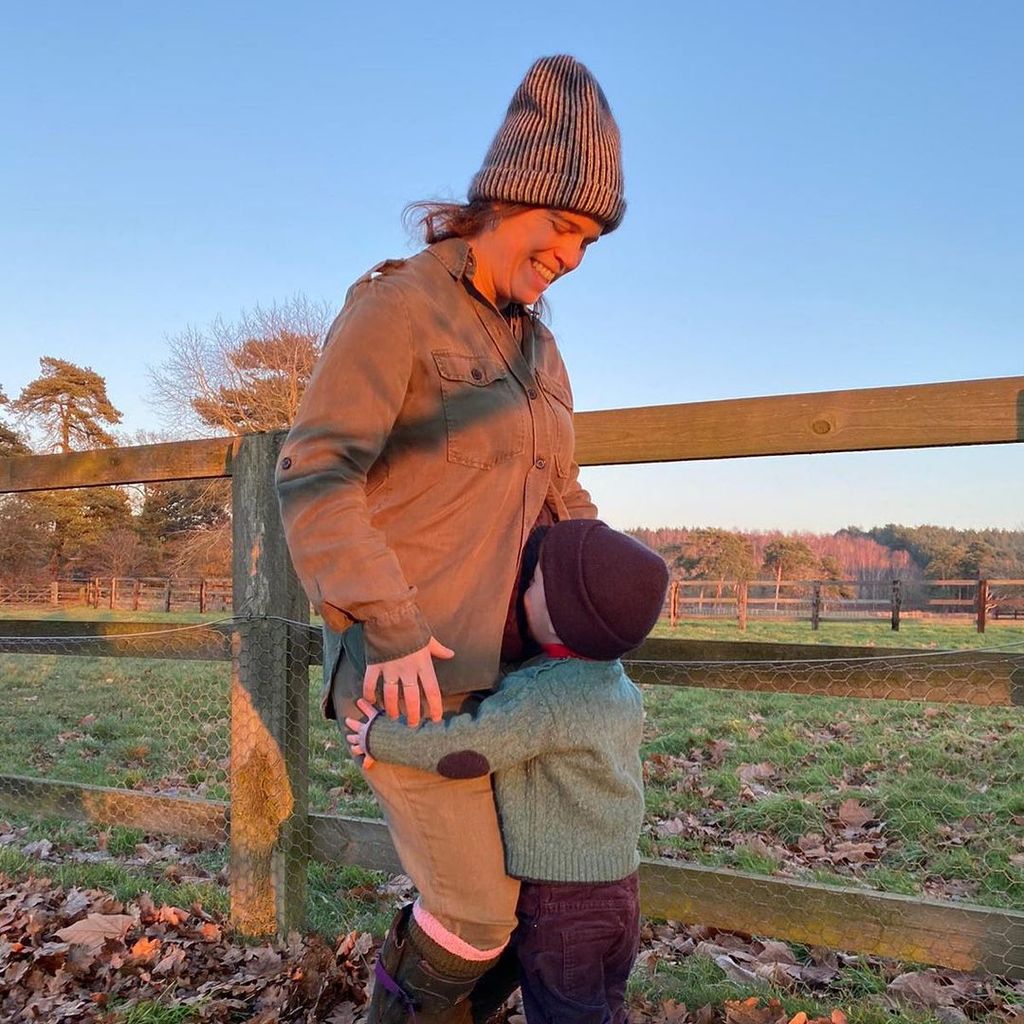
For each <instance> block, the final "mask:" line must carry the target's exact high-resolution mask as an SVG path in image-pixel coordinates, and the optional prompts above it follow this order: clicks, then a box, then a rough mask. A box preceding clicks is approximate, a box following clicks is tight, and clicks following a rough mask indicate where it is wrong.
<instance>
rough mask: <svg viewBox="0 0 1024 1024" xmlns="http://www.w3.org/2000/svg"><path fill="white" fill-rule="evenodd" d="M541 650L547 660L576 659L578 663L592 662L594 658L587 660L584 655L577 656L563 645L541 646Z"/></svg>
mask: <svg viewBox="0 0 1024 1024" xmlns="http://www.w3.org/2000/svg"><path fill="white" fill-rule="evenodd" d="M540 646H541V650H542V651H543V652H544V653H545V654H546V655H547V656H548V657H549V658H578V659H579V660H580V661H594V660H595V659H594V658H588V657H587V656H586V655H585V654H577V653H576V651H574V650H572V648H570V647H566V646H565V644H541V645H540Z"/></svg>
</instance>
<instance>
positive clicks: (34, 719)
mask: <svg viewBox="0 0 1024 1024" xmlns="http://www.w3.org/2000/svg"><path fill="white" fill-rule="evenodd" d="M81 612H82V614H81V615H80V618H82V619H84V618H86V617H87V616H86V615H85V612H89V616H88V617H93V618H95V617H96V616H97V614H99V615H100V616H101V617H102V616H107V617H110V618H114V617H113V616H111V615H110V613H109V612H107V613H104V612H100V613H97V612H95V611H93V610H81ZM116 618H117V619H118V620H124V619H134V620H136V621H138V620H140V619H144V620H146V621H154V622H159V623H161V624H165V625H168V626H170V625H173V624H174V622H171V621H168V619H167V618H166V616H162V615H161V613H136V614H135V615H126V614H125V613H118V615H117V616H116ZM192 618H193V619H197V618H198V616H193V617H192ZM207 618H213V619H216V618H219V616H216V615H214V616H208V617H207ZM175 621H176V622H180V621H181V620H180V619H179V618H178V617H177V616H175ZM661 631H662V632H668V631H667V627H662V629H661ZM673 635H677V636H681V635H687V636H691V635H706V636H708V637H713V638H719V639H723V638H725V639H737V638H741V637H742V636H743V635H742V634H739V632H738V630H737V629H736V627H735V623H730V622H724V623H707V622H701V623H696V624H693V623H686V624H683V625H681V626H680V628H679V629H677V630H676V631H675V632H674V634H673ZM1014 637H1017V638H1021V637H1024V626H1019V627H1013V626H1010V625H1005V626H1001V627H999V628H998V629H993V630H992V632H991V633H990V634H989V635H988V637H987V638H979V637H978V635H977V634H976V633H974V632H973V631H972V630H971V629H970V627H968V626H964V625H960V626H951V625H948V624H938V625H933V624H930V623H928V624H925V623H920V622H918V621H909V622H908V623H907V624H906V627H905V630H904V632H902V633H900V634H892V633H891V632H890V631H889V630H888V627H887V625H886V624H884V623H877V622H867V623H864V622H860V623H853V624H849V623H843V624H835V623H824V624H823V626H822V629H821V630H820V631H819V632H818V633H816V634H815V633H812V632H811V630H810V629H809V628H808V627H807V625H806V623H765V622H752V623H751V628H750V630H748V632H747V634H746V639H748V640H768V639H772V640H779V641H793V642H809V641H812V640H815V641H819V642H824V643H843V644H846V643H856V644H865V643H876V644H879V645H881V644H882V643H883V642H888V641H891V640H895V641H896V642H898V643H899V644H900V645H902V646H922V647H927V648H931V647H932V646H933V645H935V646H942V647H955V646H961V647H964V646H971V645H976V644H977V642H978V641H979V640H983V641H987V642H989V643H993V642H1001V643H1005V642H1009V641H1011V640H1012V639H1013V638H1014ZM1022 650H1024V648H1022ZM319 684H320V671H319V669H318V668H316V669H313V670H312V671H311V672H310V750H309V779H310V805H311V808H312V809H313V810H315V811H319V812H327V813H338V814H352V815H358V816H368V817H377V816H379V812H378V809H377V806H376V803H375V801H374V800H373V798H372V796H371V794H370V792H369V790H368V788H367V787H366V785H365V783H364V782H363V779H362V776H361V774H360V772H359V771H358V770H357V768H356V767H355V765H354V764H353V763H352V762H351V761H350V760H349V759H348V757H347V754H346V753H345V750H344V742H343V739H342V736H341V734H340V732H339V730H338V729H337V727H336V725H335V724H333V723H328V722H325V721H323V720H322V719H321V717H320V715H319V707H318V699H317V698H318V693H319ZM229 687H230V667H229V665H228V664H227V663H207V662H194V661H193V662H188V661H181V662H176V661H160V660H155V659H141V658H84V657H75V656H55V655H33V654H18V655H13V654H12V655H0V734H2V735H3V736H4V743H3V744H0V774H10V775H27V776H36V777H44V778H52V779H58V780H62V781H69V782H79V783H88V784H93V785H112V786H117V787H124V788H135V789H141V790H145V791H151V792H163V793H173V794H179V795H187V796H193V797H200V798H206V799H213V800H225V799H227V797H228V785H227V783H228V776H227V772H228V754H229V720H228V699H229ZM644 691H645V704H646V708H647V714H648V722H647V732H646V737H645V746H644V754H645V756H647V757H648V759H649V762H650V763H649V767H650V766H651V765H653V764H655V762H657V761H658V757H657V756H660V757H661V758H662V760H664V759H665V758H668V759H669V760H668V762H667V763H666V764H664V765H662V766H661V767H658V768H657V770H652V771H651V772H650V777H649V779H648V786H647V804H648V823H647V827H646V829H645V834H644V836H643V837H642V848H643V851H644V853H645V854H646V855H648V856H665V857H672V858H685V859H689V860H693V861H695V862H697V863H701V864H709V865H723V866H730V867H735V868H739V869H741V870H745V871H753V872H756V873H762V874H771V873H775V872H778V871H784V872H785V873H786V874H787V875H789V876H795V877H803V878H807V879H813V880H819V881H820V880H824V881H830V882H838V883H840V884H844V883H846V884H855V885H857V886H858V887H863V886H865V885H866V886H870V887H875V888H877V889H879V890H881V891H886V892H896V893H904V894H907V895H915V894H916V895H920V894H922V893H924V892H925V891H926V886H927V891H928V892H929V894H930V895H939V896H943V895H948V896H949V897H950V898H957V899H967V900H970V901H971V902H976V903H982V904H987V905H992V906H1005V907H1010V908H1014V909H1024V870H1022V869H1021V868H1020V867H1018V866H1016V865H1015V864H1014V862H1013V858H1014V857H1015V855H1017V854H1019V853H1020V852H1021V850H1022V849H1024V830H1022V828H1021V825H1020V824H1019V822H1020V820H1021V817H1022V816H1024V791H1022V789H1021V787H1020V785H1019V782H1018V780H1019V779H1020V778H1022V777H1024V729H1021V728H1020V724H1021V718H1020V711H1019V710H1018V709H1013V708H977V707H968V706H964V705H923V704H920V703H911V702H895V701H893V702H887V701H871V700H841V699H837V698H824V697H798V696H790V695H787V694H771V693H739V692H724V691H713V690H701V689H680V688H674V687H662V686H648V687H645V688H644ZM656 755H657V756H656ZM751 765H764V766H767V769H766V770H767V772H768V775H767V777H766V778H764V779H760V780H758V781H757V782H756V785H755V786H753V787H747V786H746V785H745V784H744V782H743V781H742V775H743V772H744V771H745V770H746V769H745V768H744V766H751ZM850 799H856V800H859V801H860V802H861V804H863V805H864V806H866V807H867V808H869V809H870V811H871V813H872V815H873V816H874V817H875V818H876V819H877V823H878V824H877V836H876V837H875V838H877V840H878V843H877V847H878V855H877V856H871V857H869V858H868V859H867V860H865V861H864V862H862V863H856V862H854V863H849V862H840V863H838V864H832V863H831V862H830V861H828V860H819V861H816V862H809V861H808V860H807V859H806V858H803V857H802V855H801V853H800V850H799V847H798V844H799V843H800V841H801V840H803V839H804V838H805V837H807V836H808V835H811V834H819V835H822V836H823V837H825V839H826V840H827V842H829V843H831V844H833V845H834V844H835V843H836V842H839V841H841V840H842V836H841V835H840V832H841V830H842V824H841V822H839V821H838V817H837V815H838V811H839V807H840V806H841V805H842V803H843V801H846V800H850ZM681 815H691V816H693V817H694V818H695V819H696V821H697V823H698V824H699V826H700V827H699V828H697V829H692V828H691V829H689V830H687V831H685V832H683V833H682V834H662V833H663V832H664V830H662V831H661V832H659V828H660V827H661V825H662V823H663V822H665V821H670V820H671V819H673V818H675V817H676V816H681ZM170 824H173V823H170ZM74 835H75V836H77V838H72V833H68V835H67V839H66V840H64V846H65V847H66V848H67V849H71V848H73V847H74V843H75V842H78V841H82V842H86V840H85V839H83V838H82V837H81V836H80V835H79V834H78V833H74ZM848 838H850V839H851V840H852V841H857V840H858V839H859V838H860V837H859V835H857V834H855V835H853V836H852V837H848ZM138 839H139V833H133V834H126V833H120V832H111V834H110V836H108V837H107V839H106V842H107V849H108V851H109V852H111V853H115V852H117V853H121V852H130V850H131V849H132V848H133V847H134V845H135V843H137V842H138ZM118 844H120V846H118ZM340 888H344V886H339V889H340Z"/></svg>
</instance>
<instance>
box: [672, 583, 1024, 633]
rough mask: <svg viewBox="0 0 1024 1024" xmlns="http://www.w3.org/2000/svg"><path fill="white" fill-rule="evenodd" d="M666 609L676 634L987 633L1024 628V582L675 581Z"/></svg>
mask: <svg viewBox="0 0 1024 1024" xmlns="http://www.w3.org/2000/svg"><path fill="white" fill-rule="evenodd" d="M953 592H955V593H953ZM865 593H867V594H869V595H870V596H866V597H865V596H863V595H864V594H865ZM854 595H856V596H854ZM910 595H912V597H911V599H910V600H908V596H910ZM932 595H936V596H932ZM665 601H666V605H667V609H668V619H669V623H670V625H671V626H673V627H675V626H677V625H678V624H679V621H680V620H681V619H687V618H699V619H703V618H712V619H715V618H717V619H724V618H734V619H736V620H737V623H738V625H739V628H740V629H741V630H744V629H746V628H747V621H748V619H749V618H751V617H756V618H759V619H804V620H807V621H808V622H810V624H811V629H818V627H819V626H820V624H821V623H822V622H826V621H832V622H836V621H849V620H851V619H882V618H888V619H889V622H890V624H891V626H892V629H893V630H894V631H899V628H900V622H901V621H902V619H903V618H905V617H908V616H916V617H921V616H928V617H934V618H937V619H955V618H968V619H971V620H973V621H974V622H975V623H976V625H977V630H978V632H979V633H984V632H985V628H986V625H987V623H988V622H989V621H990V620H995V621H997V622H998V621H1000V620H1002V621H1016V620H1018V619H1021V620H1024V580H1015V579H1005V580H988V579H986V580H904V579H894V580H887V581H886V580H814V579H810V580H673V581H672V583H671V585H670V586H669V590H668V596H667V597H666V599H665Z"/></svg>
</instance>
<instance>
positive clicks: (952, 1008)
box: [0, 875, 1024, 1024]
mask: <svg viewBox="0 0 1024 1024" xmlns="http://www.w3.org/2000/svg"><path fill="white" fill-rule="evenodd" d="M389 885H390V887H389V888H388V891H387V893H385V895H389V896H391V897H392V898H395V900H396V902H402V901H404V899H405V898H406V897H407V896H408V895H409V893H408V891H407V889H408V887H407V885H405V882H404V880H403V879H402V878H401V877H399V878H398V879H397V880H395V881H393V882H392V883H389ZM375 955H376V943H375V941H374V939H373V937H372V935H371V934H370V933H369V932H355V931H352V932H349V933H347V934H345V935H342V936H339V937H338V938H337V940H335V941H334V942H328V941H327V940H325V939H324V938H322V937H320V936H317V935H306V936H302V935H299V934H297V933H293V934H291V935H290V936H289V937H288V939H287V941H273V942H264V943H259V944H253V943H252V942H243V941H242V940H241V939H239V938H238V937H237V936H235V935H233V934H232V932H231V929H230V926H229V924H228V922H227V921H226V920H225V918H224V917H223V915H221V914H219V913H216V912H212V911H209V910H206V909H204V908H203V907H202V906H200V905H199V904H198V903H195V904H192V905H191V906H189V907H177V906H172V905H169V904H164V905H157V904H156V903H155V902H154V901H153V900H152V898H151V897H149V896H148V895H147V894H143V895H141V896H140V897H139V898H138V899H136V900H132V901H126V902H122V901H120V900H118V899H116V898H115V897H113V896H112V895H110V894H109V893H105V892H102V891H99V890H93V889H80V888H70V889H65V888H63V887H61V886H59V885H57V884H55V883H54V882H52V881H50V880H48V879H45V878H39V877H30V878H27V879H25V880H22V881H14V880H12V879H10V878H8V877H6V876H4V875H0V1020H4V1021H8V1020H9V1021H47V1022H53V1024H116V1022H117V1021H119V1020H120V1019H121V1011H123V1010H124V1009H125V1008H126V1007H128V1006H131V1005H134V1004H137V1003H142V1002H155V1003H164V1004H167V1005H172V1006H176V1007H189V1008H191V1009H192V1012H193V1017H192V1018H191V1019H193V1020H195V1021H197V1022H202V1024H207V1022H209V1024H219V1022H223V1024H241V1022H245V1024H300V1022H301V1024H311V1022H313V1021H318V1022H326V1024H361V1022H362V1021H363V1020H364V1019H365V1014H366V1002H367V998H368V994H369V989H370V980H369V979H370V972H369V970H368V967H369V966H371V965H372V963H373V959H374V956H375ZM697 956H700V957H705V958H707V959H709V960H711V961H712V962H714V963H715V964H717V965H718V967H719V969H720V970H721V971H722V972H723V974H724V975H725V976H726V977H727V978H728V979H730V980H731V981H733V982H734V983H735V984H736V985H738V986H740V987H741V988H744V989H746V991H748V992H754V993H755V994H754V995H750V996H746V997H745V998H742V999H731V1000H730V999H727V1000H725V1001H724V1002H722V1003H721V1004H720V1005H714V1006H712V1005H707V1006H701V1007H688V1006H687V1005H686V1004H685V1003H682V1002H679V1001H677V1000H674V999H665V1000H661V1001H650V1000H649V999H647V998H645V997H644V995H643V994H642V992H638V993H637V994H634V995H633V996H632V998H631V1005H630V1019H631V1021H633V1022H635V1024H848V1022H847V1016H846V1011H845V1010H844V1009H842V1008H840V1007H836V1008H835V1009H832V1010H831V1011H830V1013H829V1014H828V1015H827V1016H817V1017H814V1016H808V1014H807V1013H805V1012H797V1013H795V1014H790V1013H788V1012H787V1011H786V1010H785V1009H784V1008H783V1006H782V1002H781V1001H780V998H779V997H780V995H783V996H785V997H787V998H790V999H791V1000H792V999H797V1000H798V999H799V998H800V997H801V996H804V997H807V998H809V999H811V998H813V999H814V1000H815V1002H816V1003H817V1004H818V1005H820V1004H821V1003H823V1002H826V1003H827V1002H829V1001H831V1000H830V999H829V991H830V988H829V987H830V986H832V985H836V984H841V980H842V979H841V977H840V976H841V972H842V970H843V968H844V967H847V966H851V965H857V966H859V967H861V968H866V967H870V968H871V969H872V970H874V971H876V972H877V973H878V974H879V976H880V977H882V978H883V979H884V983H887V984H886V988H885V991H884V992H880V993H879V994H878V995H877V996H875V997H873V998H874V999H876V1000H877V1001H878V1002H879V1003H880V1005H881V1006H883V1007H888V1008H890V1009H893V1010H896V1009H899V1008H901V1007H908V1006H909V1007H912V1008H916V1009H928V1010H931V1011H932V1012H933V1013H934V1014H935V1016H936V1019H938V1020H941V1021H944V1022H946V1024H957V1022H962V1021H964V1020H979V1019H982V1018H983V1017H985V1015H986V1014H987V1015H989V1017H988V1019H993V1020H995V1019H998V1020H1005V1021H1012V1022H1013V1024H1024V982H1017V983H1016V984H1013V985H1011V984H1009V983H1005V982H1003V983H998V982H997V980H995V979H985V978H981V977H978V976H974V975H967V974H962V973H958V972H954V971H937V970H922V971H908V970H906V969H905V968H903V967H901V966H900V965H897V964H892V963H891V962H887V961H881V960H877V959H874V958H869V957H862V956H861V957H858V956H853V955H849V954H844V953H841V952H835V951H832V950H826V949H811V950H809V951H803V952H802V954H801V955H800V956H798V955H797V953H796V952H794V950H793V949H792V948H791V947H790V946H789V945H788V944H787V943H785V942H779V941H775V940H770V939H758V938H755V937H752V936H749V935H744V934H741V933H736V932H726V931H719V930H716V929H713V928H708V927H702V926H695V925H681V924H678V923H676V922H668V923H661V924H655V923H648V924H646V925H645V928H644V933H643V936H642V944H641V952H640V956H639V958H638V961H637V972H638V974H644V973H646V974H649V975H653V974H654V973H656V971H657V968H658V965H659V964H661V963H666V964H679V963H681V962H682V961H683V960H684V959H685V958H688V957H697ZM640 988H642V986H640ZM993 1015H994V1016H993ZM504 1017H505V1019H506V1020H507V1022H508V1024H524V1019H523V1017H522V1010H521V1006H520V1005H519V1004H518V1003H517V1002H516V1001H515V1000H513V1001H511V1002H510V1003H509V1004H507V1005H506V1009H505V1013H504Z"/></svg>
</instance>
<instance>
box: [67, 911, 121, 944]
mask: <svg viewBox="0 0 1024 1024" xmlns="http://www.w3.org/2000/svg"><path fill="white" fill-rule="evenodd" d="M133 924H135V918H133V917H129V916H128V915H127V914H89V915H87V916H86V917H85V918H83V919H82V920H81V921H76V922H75V923H74V924H69V925H68V926H67V928H61V930H60V931H59V932H57V933H56V934H57V937H58V938H59V939H62V940H63V941H64V942H71V943H78V944H80V945H83V946H90V947H94V946H102V945H103V943H104V942H106V940H107V939H123V938H124V937H125V935H127V934H128V929H129V928H131V927H132V925H133Z"/></svg>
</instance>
